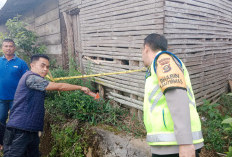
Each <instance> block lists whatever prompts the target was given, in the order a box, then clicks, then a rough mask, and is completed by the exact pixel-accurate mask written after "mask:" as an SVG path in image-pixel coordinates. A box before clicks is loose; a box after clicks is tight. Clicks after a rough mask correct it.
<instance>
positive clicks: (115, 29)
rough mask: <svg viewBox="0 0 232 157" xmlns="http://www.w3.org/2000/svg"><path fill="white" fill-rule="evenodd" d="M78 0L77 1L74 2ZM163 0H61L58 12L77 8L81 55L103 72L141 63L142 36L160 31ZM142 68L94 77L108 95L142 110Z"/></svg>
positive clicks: (89, 65) (141, 65)
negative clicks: (93, 61) (133, 71)
mask: <svg viewBox="0 0 232 157" xmlns="http://www.w3.org/2000/svg"><path fill="white" fill-rule="evenodd" d="M76 3H77V2H76ZM163 4H164V2H163V0H82V1H79V2H78V4H77V5H76V6H75V3H74V2H73V1H69V0H60V1H59V5H60V6H59V7H60V10H61V12H62V11H67V10H71V9H72V8H75V7H78V8H79V9H80V13H79V16H80V31H81V45H82V49H83V55H84V56H86V57H89V58H91V59H92V60H98V61H100V63H101V64H99V65H98V64H94V63H90V62H89V61H88V60H83V64H84V66H85V68H90V70H91V73H106V72H116V71H124V70H130V69H139V68H141V67H143V63H142V58H141V51H142V47H143V39H144V38H145V37H146V36H147V35H148V34H150V33H152V32H154V33H161V34H162V33H163V21H164V13H163ZM144 80H145V79H144V72H137V73H132V74H123V75H112V76H104V77H98V78H96V81H97V82H98V83H99V84H100V85H102V86H103V88H104V89H105V95H106V97H107V98H111V99H113V100H115V101H116V102H118V103H120V104H123V105H126V106H130V107H133V108H136V109H139V110H142V106H143V95H144Z"/></svg>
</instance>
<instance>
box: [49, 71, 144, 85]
mask: <svg viewBox="0 0 232 157" xmlns="http://www.w3.org/2000/svg"><path fill="white" fill-rule="evenodd" d="M145 70H146V68H142V69H137V70H127V71H119V72H111V73H100V74H92V75H80V76H69V77H59V78H53V77H52V75H51V74H50V73H49V74H50V76H49V75H46V77H47V78H48V79H49V80H51V81H53V82H55V81H60V80H68V79H79V78H87V77H99V76H106V75H118V74H128V73H133V72H140V71H145Z"/></svg>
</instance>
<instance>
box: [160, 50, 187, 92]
mask: <svg viewBox="0 0 232 157" xmlns="http://www.w3.org/2000/svg"><path fill="white" fill-rule="evenodd" d="M156 71H157V77H158V81H159V85H160V88H161V89H162V91H163V93H165V92H166V90H167V89H170V88H184V89H186V83H185V79H184V73H183V71H182V70H181V69H180V67H179V66H178V65H177V64H176V62H175V61H174V59H173V58H172V56H171V55H169V54H165V53H164V54H161V55H160V56H159V58H158V59H157V62H156Z"/></svg>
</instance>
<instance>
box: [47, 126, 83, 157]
mask: <svg viewBox="0 0 232 157" xmlns="http://www.w3.org/2000/svg"><path fill="white" fill-rule="evenodd" d="M52 136H53V138H54V142H53V143H54V144H53V147H52V150H51V152H50V154H49V157H56V156H62V157H70V156H77V157H84V152H83V148H84V147H85V143H83V142H80V141H81V139H82V137H81V135H80V134H77V130H76V128H75V125H73V124H72V125H68V126H65V127H63V128H60V127H58V126H56V125H52Z"/></svg>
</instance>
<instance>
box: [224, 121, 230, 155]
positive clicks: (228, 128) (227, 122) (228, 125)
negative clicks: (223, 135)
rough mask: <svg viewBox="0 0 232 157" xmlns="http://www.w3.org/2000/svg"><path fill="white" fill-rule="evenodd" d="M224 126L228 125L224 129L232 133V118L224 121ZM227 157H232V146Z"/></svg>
mask: <svg viewBox="0 0 232 157" xmlns="http://www.w3.org/2000/svg"><path fill="white" fill-rule="evenodd" d="M222 124H226V125H227V127H226V128H225V129H224V130H225V131H226V132H232V118H227V119H225V120H223V121H222ZM226 154H227V157H232V146H230V147H229V150H228V152H226Z"/></svg>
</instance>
